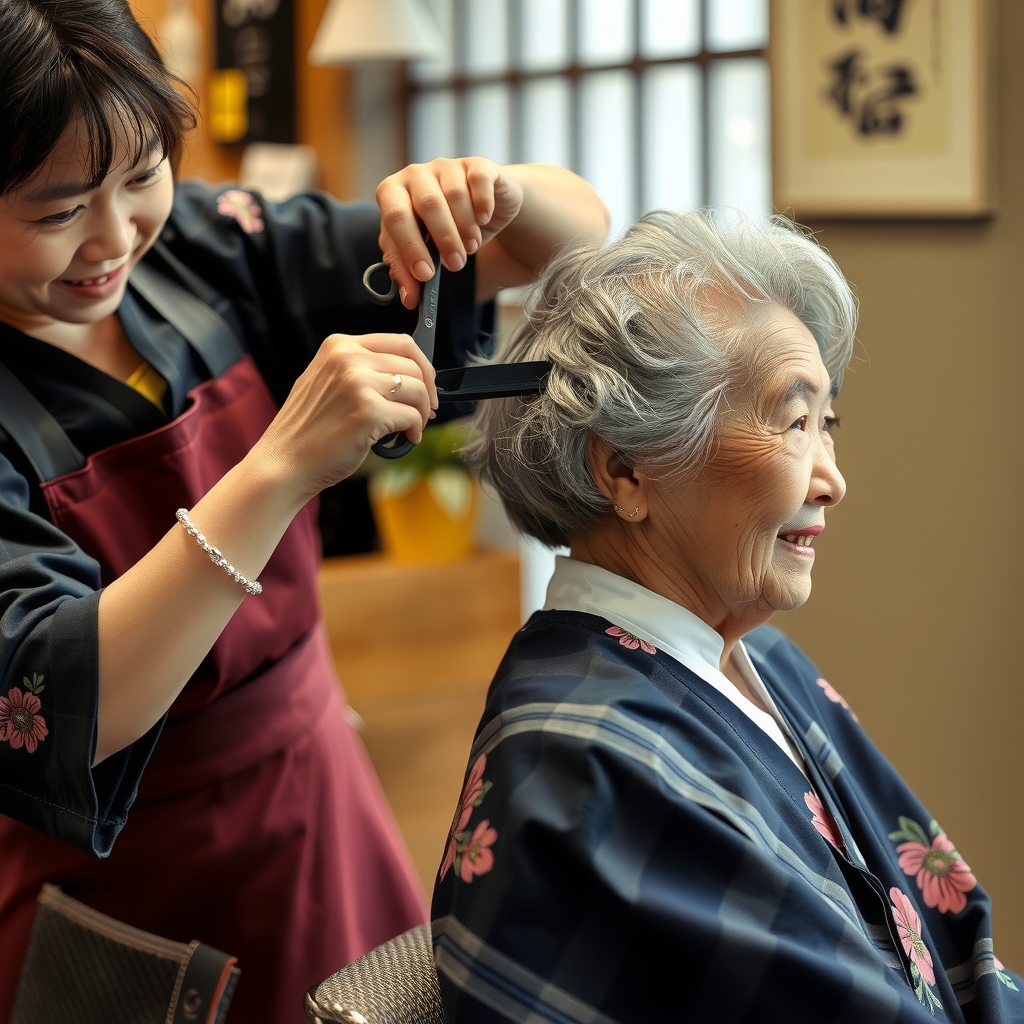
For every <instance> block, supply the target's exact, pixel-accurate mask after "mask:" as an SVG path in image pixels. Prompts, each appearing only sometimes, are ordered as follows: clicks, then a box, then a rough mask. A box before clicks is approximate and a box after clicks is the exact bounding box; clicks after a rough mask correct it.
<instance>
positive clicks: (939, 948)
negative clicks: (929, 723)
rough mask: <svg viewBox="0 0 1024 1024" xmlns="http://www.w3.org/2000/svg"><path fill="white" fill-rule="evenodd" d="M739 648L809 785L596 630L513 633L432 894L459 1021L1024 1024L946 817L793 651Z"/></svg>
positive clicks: (673, 671) (686, 684)
mask: <svg viewBox="0 0 1024 1024" xmlns="http://www.w3.org/2000/svg"><path fill="white" fill-rule="evenodd" d="M745 643H746V645H747V649H748V651H749V652H750V656H751V658H752V660H753V662H754V664H755V665H756V667H757V670H758V672H759V673H760V674H761V677H762V679H763V680H764V682H765V685H766V686H767V687H768V690H769V691H770V693H771V695H772V697H773V698H774V700H775V702H776V704H777V705H778V707H779V709H780V711H781V713H782V714H783V715H784V716H785V718H786V720H787V722H788V724H789V728H790V730H791V732H792V733H793V735H794V736H795V737H796V740H797V743H798V745H799V748H800V753H801V754H802V755H803V758H804V760H805V762H806V767H807V777H805V776H804V775H803V774H802V773H801V772H800V770H799V769H798V768H797V767H796V766H795V765H794V764H793V762H792V761H791V760H790V759H789V758H787V757H786V755H785V754H784V753H783V751H782V750H781V749H780V748H779V747H778V746H777V745H776V744H775V743H774V742H773V741H772V740H771V739H769V737H768V736H766V735H765V734H764V733H763V732H762V731H761V730H760V729H759V728H758V727H757V726H756V725H755V724H754V723H753V722H751V721H750V719H748V718H747V717H746V715H744V714H743V713H742V712H741V711H740V710H739V709H738V708H736V707H735V706H734V705H733V704H732V703H731V702H730V701H729V700H727V699H726V698H725V697H724V696H722V695H721V694H720V693H718V692H717V691H716V690H715V689H713V688H712V687H711V686H709V685H707V684H706V683H704V682H703V681H702V680H701V679H700V678H699V677H698V676H696V675H694V674H693V673H692V672H690V671H689V670H688V669H686V668H685V667H683V666H682V665H681V664H679V662H677V661H676V660H674V659H673V658H671V657H669V656H668V655H667V654H665V653H664V652H661V651H657V650H655V648H653V647H652V646H651V645H650V644H649V643H647V642H646V641H641V640H640V639H639V638H638V637H634V636H632V635H631V634H629V633H626V632H625V631H624V630H622V629H621V628H620V627H618V626H612V625H611V624H610V623H608V622H606V621H605V620H604V619H601V618H599V617H597V616H593V615H587V614H583V613H578V612H563V611H548V612H540V613H538V614H536V615H534V616H533V618H532V619H531V620H530V622H529V623H528V624H527V626H526V627H525V628H524V629H523V630H521V631H520V632H519V633H518V634H517V635H516V637H515V638H514V639H513V642H512V644H511V646H510V648H509V651H508V653H507V654H506V656H505V659H504V661H503V662H502V664H501V666H500V668H499V669H498V673H497V677H496V679H495V681H494V683H493V685H492V687H491V690H490V693H489V697H488V703H487V707H486V710H485V712H484V716H483V721H482V725H481V728H480V730H479V732H478V734H477V737H476V740H475V743H474V745H473V750H472V753H471V755H470V762H469V764H470V767H469V772H468V777H467V780H466V783H465V787H464V790H463V793H462V797H461V799H460V801H459V805H458V807H457V809H456V813H455V818H454V821H453V822H452V830H451V835H450V836H449V840H448V845H447V848H446V850H445V855H444V859H443V861H442V863H441V868H440V871H439V876H438V882H437V886H436V888H435V891H434V900H433V913H432V917H433V938H434V952H435V959H436V963H437V971H438V978H439V981H440V985H441V991H442V995H443V1000H444V1006H445V1013H446V1020H447V1021H449V1022H450V1024H470V1022H472V1024H484V1022H488V1024H490V1022H498V1021H508V1020H512V1021H530V1022H535V1024H542V1022H548V1021H551V1022H557V1024H584V1022H585V1024H604V1022H612V1021H619V1022H622V1024H625V1022H635V1024H658V1022H662V1021H664V1022H669V1021H671V1022H673V1024H682V1022H702V1024H703V1022H715V1024H728V1022H738V1021H749V1022H756V1024H765V1022H773V1021H779V1022H786V1024H798V1022H814V1024H831V1022H840V1021H842V1022H848V1024H887V1022H897V1021H898V1022H915V1021H916V1022H928V1021H966V1022H974V1021H984V1022H986V1024H997V1022H999V1024H1002V1022H1011V1021H1016V1022H1020V1021H1024V992H1022V988H1024V982H1022V981H1021V979H1020V978H1019V977H1018V976H1017V975H1015V974H1013V973H1011V972H1010V971H1008V970H1007V969H1006V968H1005V967H1004V966H1003V965H1002V963H1000V961H999V960H998V959H997V957H996V955H995V952H994V950H993V947H992V928H991V907H990V902H989V899H988V897H987V896H986V895H985V893H984V892H983V890H982V888H981V886H980V885H978V883H977V880H976V879H975V877H974V875H973V874H972V873H971V870H970V868H969V867H968V865H967V864H966V863H965V862H964V860H963V858H961V857H960V855H959V854H958V853H957V851H956V849H955V847H954V846H953V843H952V842H951V841H950V840H949V839H948V838H947V837H946V835H945V833H944V832H943V831H942V828H941V827H940V825H939V824H938V822H936V821H934V820H933V819H932V817H931V815H929V814H928V812H927V811H926V810H925V809H924V808H923V807H922V806H921V804H920V803H919V802H918V800H917V799H916V798H915V797H914V795H913V793H911V792H910V790H909V789H908V788H907V786H906V785H905V784H904V783H903V781H902V780H901V779H900V778H899V776H898V775H897V774H896V772H895V771H894V770H893V769H892V767H891V766H890V765H889V764H888V763H887V762H886V761H885V759H884V758H883V757H882V755H881V754H880V753H879V752H878V750H877V749H876V748H875V747H874V746H873V745H872V743H871V742H870V741H869V740H868V738H867V737H866V735H865V734H864V732H863V731H862V729H861V727H860V725H859V724H858V723H857V720H856V716H855V715H854V714H853V712H852V711H851V710H850V708H849V707H848V706H847V704H846V702H845V701H844V700H843V699H842V697H840V695H839V694H838V693H837V692H836V691H835V690H834V689H833V688H832V687H831V686H830V685H829V684H828V683H827V682H826V681H825V680H824V679H822V678H820V677H819V674H818V672H817V671H816V670H815V668H814V666H813V665H812V664H811V663H810V662H809V661H808V659H807V658H806V657H805V656H804V655H803V653H802V652H801V651H800V650H799V649H798V648H797V647H796V646H795V645H794V644H793V643H792V642H790V641H789V640H787V639H786V638H785V637H784V636H783V635H782V634H781V633H779V632H778V631H777V630H774V629H771V628H769V627H761V628H760V629H758V630H756V631H754V632H753V633H751V634H750V635H749V636H748V637H746V638H745Z"/></svg>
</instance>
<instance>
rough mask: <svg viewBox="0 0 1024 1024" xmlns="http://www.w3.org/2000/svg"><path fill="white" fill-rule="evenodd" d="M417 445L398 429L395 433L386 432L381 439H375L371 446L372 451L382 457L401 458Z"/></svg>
mask: <svg viewBox="0 0 1024 1024" xmlns="http://www.w3.org/2000/svg"><path fill="white" fill-rule="evenodd" d="M415 447H416V445H415V444H413V443H412V441H410V440H409V438H407V437H406V436H405V434H400V433H398V432H397V431H396V432H395V433H393V434H386V435H385V436H384V437H382V438H381V439H380V440H379V441H374V442H373V444H372V445H371V446H370V451H372V452H373V454H374V455H379V456H380V457H381V458H382V459H400V458H401V457H402V456H403V455H408V454H409V452H411V451H412V450H413V448H415Z"/></svg>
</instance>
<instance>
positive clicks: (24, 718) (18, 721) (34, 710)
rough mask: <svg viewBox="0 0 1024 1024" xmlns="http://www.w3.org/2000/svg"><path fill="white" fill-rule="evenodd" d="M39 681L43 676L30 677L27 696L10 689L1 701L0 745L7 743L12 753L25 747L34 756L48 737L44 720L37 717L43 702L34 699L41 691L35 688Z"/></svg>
mask: <svg viewBox="0 0 1024 1024" xmlns="http://www.w3.org/2000/svg"><path fill="white" fill-rule="evenodd" d="M42 679H43V677H42V676H36V675H33V676H32V683H29V681H28V680H27V679H26V680H25V683H26V686H27V687H28V689H29V690H30V691H31V692H29V693H24V692H23V691H21V690H19V689H18V687H16V686H12V687H11V688H10V689H9V690H8V691H7V696H6V697H0V742H2V743H10V745H11V746H12V747H14V748H15V749H17V748H19V747H24V748H25V750H26V751H27V752H28V753H30V754H34V753H35V750H36V747H38V746H39V744H40V743H42V741H43V740H45V739H46V737H47V734H48V733H49V729H47V728H46V722H45V721H44V719H43V716H42V715H40V714H39V709H40V707H42V702H41V701H40V700H39V697H38V696H36V694H37V693H38V692H39V691H40V690H42V689H43V687H42V686H41V685H38V684H41V683H42ZM37 681H38V683H37ZM34 684H35V685H34Z"/></svg>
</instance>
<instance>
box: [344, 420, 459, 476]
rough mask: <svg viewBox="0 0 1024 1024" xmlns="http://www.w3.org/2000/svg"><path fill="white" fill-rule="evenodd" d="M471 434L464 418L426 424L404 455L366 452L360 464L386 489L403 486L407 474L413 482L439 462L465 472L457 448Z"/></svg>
mask: <svg viewBox="0 0 1024 1024" xmlns="http://www.w3.org/2000/svg"><path fill="white" fill-rule="evenodd" d="M474 436H475V432H474V431H473V429H472V427H471V426H470V421H469V419H468V418H467V419H460V420H452V421H450V422H449V423H442V424H439V425H436V426H431V427H427V428H426V430H424V431H423V440H422V441H421V442H420V443H419V444H418V445H416V447H415V448H413V450H412V451H411V452H409V454H408V455H406V456H404V457H403V458H401V459H395V460H389V459H382V458H379V457H378V456H376V455H370V456H369V457H368V458H367V460H366V462H364V463H363V466H362V467H361V468H362V471H364V472H366V473H368V474H369V476H370V479H371V480H372V481H376V486H377V487H388V488H389V489H391V488H395V487H398V486H401V487H402V489H407V488H408V487H409V486H412V484H409V483H408V482H407V480H408V478H410V477H411V478H412V482H413V484H415V483H417V482H418V481H420V480H423V479H425V478H426V477H428V476H430V474H431V473H433V472H434V471H435V470H436V469H438V468H440V467H442V466H448V467H451V468H453V469H458V470H460V471H461V472H463V473H466V474H467V475H468V474H469V470H468V469H467V468H466V464H465V463H464V462H463V461H462V455H461V452H462V449H463V448H465V447H466V445H467V444H469V442H470V441H472V440H473V438H474ZM394 477H398V481H397V482H391V481H392V478H394ZM392 493H395V492H394V491H392Z"/></svg>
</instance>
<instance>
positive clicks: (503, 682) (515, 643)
mask: <svg viewBox="0 0 1024 1024" xmlns="http://www.w3.org/2000/svg"><path fill="white" fill-rule="evenodd" d="M656 653H657V652H656V650H655V648H654V646H653V645H652V644H650V643H649V642H648V641H646V640H644V639H642V638H640V637H637V636H635V635H633V634H632V633H629V632H628V631H626V630H624V629H622V628H620V627H618V626H612V624H611V623H609V622H607V621H606V620H605V619H603V618H601V617H600V616H598V615H591V614H588V613H587V612H574V611H543V612H537V613H536V614H534V615H533V616H532V617H531V618H530V620H529V621H528V622H527V623H526V625H525V626H523V628H522V629H520V630H519V632H518V633H516V634H515V636H514V637H513V638H512V642H511V643H510V644H509V647H508V650H507V651H506V653H505V657H504V658H503V659H502V662H501V665H499V667H498V671H497V673H496V675H495V678H494V682H493V683H492V684H491V690H490V693H489V695H488V710H489V711H490V712H491V713H495V712H499V711H501V710H504V709H507V708H510V707H516V706H520V705H523V704H527V703H534V702H544V703H551V702H574V703H581V704H584V703H586V704H596V703H601V704H604V703H615V702H618V701H621V700H623V699H629V698H630V697H634V698H635V697H638V696H640V695H641V694H642V693H644V692H645V690H647V688H648V687H649V686H650V676H651V674H652V673H653V671H654V668H655V660H654V659H655V655H656Z"/></svg>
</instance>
